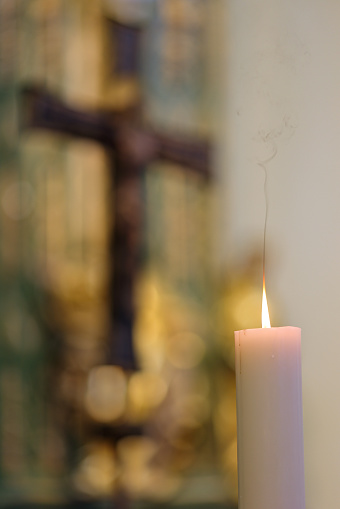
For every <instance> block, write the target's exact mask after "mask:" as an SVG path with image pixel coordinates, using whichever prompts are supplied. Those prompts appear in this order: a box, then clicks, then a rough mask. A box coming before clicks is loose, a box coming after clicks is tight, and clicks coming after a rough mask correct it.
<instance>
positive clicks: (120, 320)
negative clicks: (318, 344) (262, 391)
mask: <svg viewBox="0 0 340 509" xmlns="http://www.w3.org/2000/svg"><path fill="white" fill-rule="evenodd" d="M218 16H219V2H218V1H215V0H210V1H209V2H207V1H205V0H149V1H139V2H136V1H134V2H132V1H129V2H127V1H125V2H124V1H114V0H111V1H104V0H97V1H95V2H94V1H88V0H1V1H0V111H1V115H0V235H1V247H0V274H1V285H0V317H1V318H0V352H1V354H0V450H1V455H0V483H1V491H0V493H1V495H0V506H2V505H4V506H5V504H10V503H11V504H13V507H23V505H20V504H28V506H30V507H40V506H41V507H49V506H51V507H83V506H84V507H103V508H104V507H117V508H120V507H122V508H128V507H157V508H160V507H172V506H174V507H187V508H191V507H202V508H204V507H211V508H213V507H230V508H234V507H236V501H237V462H236V408H235V383H234V371H233V370H234V361H233V356H234V352H233V330H237V329H239V328H245V327H247V326H248V325H249V324H251V326H252V327H255V326H257V325H258V322H259V314H257V311H258V303H257V292H258V288H259V285H260V284H261V282H260V281H259V277H258V274H259V275H261V273H260V271H259V270H258V269H259V267H260V265H261V260H260V258H259V256H258V254H257V253H256V252H255V253H253V254H252V255H251V256H250V257H249V260H248V261H247V263H245V265H244V266H243V267H241V268H240V269H239V271H238V272H234V276H233V278H231V277H229V276H227V274H226V273H224V272H223V271H221V270H217V269H216V264H215V263H214V238H213V233H212V232H213V230H214V227H213V221H214V206H215V193H216V179H215V174H214V172H215V159H214V157H215V152H214V143H215V133H216V129H217V128H218V126H217V120H216V107H218V104H217V100H216V89H215V82H216V76H218V58H217V56H216V55H217V53H218V51H217V45H218V37H217V35H218V34H216V29H215V26H216V25H215V22H216V18H218ZM245 309H247V313H246V320H247V323H245V322H244V317H245V313H244V310H245ZM1 504H2V505H1ZM15 504H17V505H15ZM29 504H31V505H29Z"/></svg>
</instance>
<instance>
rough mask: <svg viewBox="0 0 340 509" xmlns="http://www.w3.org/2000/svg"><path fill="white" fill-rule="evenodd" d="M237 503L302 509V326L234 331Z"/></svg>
mask: <svg viewBox="0 0 340 509" xmlns="http://www.w3.org/2000/svg"><path fill="white" fill-rule="evenodd" d="M235 358H236V364H235V371H236V398H237V456H238V476H239V481H238V485H239V509H305V487H304V460H303V425H302V391H301V330H300V329H298V328H297V327H275V328H263V329H248V330H241V331H237V332H235Z"/></svg>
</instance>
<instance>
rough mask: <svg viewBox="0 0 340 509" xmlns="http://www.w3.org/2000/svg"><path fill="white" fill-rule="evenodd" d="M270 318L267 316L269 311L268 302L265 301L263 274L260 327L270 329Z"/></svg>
mask: <svg viewBox="0 0 340 509" xmlns="http://www.w3.org/2000/svg"><path fill="white" fill-rule="evenodd" d="M270 327H271V325H270V318H269V311H268V302H267V295H266V281H265V277H264V274H263V294H262V328H264V329H270Z"/></svg>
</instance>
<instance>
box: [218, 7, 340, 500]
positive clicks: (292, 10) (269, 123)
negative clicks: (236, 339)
mask: <svg viewBox="0 0 340 509" xmlns="http://www.w3.org/2000/svg"><path fill="white" fill-rule="evenodd" d="M223 5H224V7H225V20H224V23H225V26H226V29H225V30H224V42H223V45H224V46H223V47H224V54H223V70H224V71H223V73H224V74H223V79H222V81H221V83H222V85H221V87H220V88H221V90H220V91H221V92H222V96H223V101H222V103H223V111H221V119H220V124H221V126H222V129H221V131H220V144H219V153H218V161H219V170H220V180H221V182H222V183H223V184H224V185H223V186H222V187H221V191H220V192H219V198H220V205H219V206H220V210H221V211H222V215H221V219H220V221H219V251H220V258H221V261H225V260H227V261H228V263H229V266H232V264H233V263H234V262H235V260H237V259H238V258H240V257H242V256H244V255H245V253H246V252H247V251H248V250H249V249H250V248H252V247H253V245H254V242H255V243H256V242H258V243H261V241H262V235H263V220H264V195H263V171H262V170H261V168H260V167H259V166H258V165H257V162H258V161H259V160H260V161H261V160H264V159H266V158H267V157H269V155H270V154H271V151H272V150H273V146H274V144H275V146H276V149H277V155H276V157H275V158H274V159H273V160H272V161H271V162H270V163H269V164H268V166H267V169H268V191H269V202H270V205H269V206H270V208H269V218H268V257H269V266H268V273H267V279H268V291H269V299H271V298H272V299H273V298H275V299H276V303H279V304H280V306H281V315H282V317H283V320H284V323H279V324H274V325H285V324H287V325H297V326H301V327H302V330H303V397H304V428H305V468H306V491H307V509H319V508H320V507H328V508H337V507H338V505H339V494H338V482H339V481H338V478H339V472H340V369H339V357H340V312H339V309H340V292H339V288H340V232H339V223H340V221H339V220H340V64H339V62H340V56H339V53H340V29H339V27H340V4H339V3H338V2H336V1H334V0H333V1H332V0H313V2H308V1H307V0H298V1H296V0H286V1H285V2H282V1H280V2H279V1H278V0H244V1H243V2H239V1H237V0H230V1H225V3H224V4H223ZM222 89H223V90H222Z"/></svg>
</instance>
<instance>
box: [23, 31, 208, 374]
mask: <svg viewBox="0 0 340 509" xmlns="http://www.w3.org/2000/svg"><path fill="white" fill-rule="evenodd" d="M128 28H129V27H128ZM129 29H130V30H131V28H129ZM119 30H120V31H122V30H123V28H122V26H120V27H119ZM123 39H124V38H123ZM120 65H122V64H121V63H120ZM123 67H124V66H123ZM127 67H128V69H129V66H127ZM22 99H23V101H22V112H23V116H22V125H23V127H24V128H43V129H48V130H51V131H58V132H60V133H63V134H67V135H70V136H74V137H81V138H87V139H89V140H92V141H96V142H98V143H100V144H101V145H102V146H104V147H105V148H106V149H107V151H108V153H109V154H110V160H111V176H112V191H113V193H114V199H113V205H112V215H113V224H114V227H113V232H112V236H111V243H110V256H111V261H112V263H111V268H112V272H111V279H110V331H109V345H108V359H107V362H109V363H113V364H118V365H121V366H122V367H124V368H126V369H136V368H137V363H136V359H135V356H134V351H133V338H132V331H133V323H134V315H135V310H134V304H133V303H134V297H133V291H134V282H135V277H136V274H137V272H138V269H139V263H140V247H141V241H142V239H141V235H142V218H143V204H142V198H141V196H140V187H141V186H140V183H141V177H142V175H143V172H144V171H145V169H146V167H147V164H148V163H149V162H151V161H155V160H160V161H168V162H172V163H177V164H179V165H180V166H181V167H183V171H191V172H195V173H196V174H199V175H201V176H202V178H204V179H208V178H209V177H210V162H209V158H210V148H209V143H208V142H207V141H206V140H200V139H189V138H185V137H184V136H169V135H167V134H162V133H160V132H158V131H154V130H152V129H151V128H147V127H145V125H143V120H142V115H141V113H140V112H141V104H138V103H136V104H134V105H132V106H130V107H128V108H126V109H124V110H116V111H112V110H101V111H81V110H77V109H75V108H72V107H71V106H68V105H66V104H65V103H64V102H62V101H60V100H59V99H57V98H56V97H54V96H52V95H50V94H49V93H48V92H46V91H44V90H43V89H40V88H35V87H26V88H24V89H23V95H22Z"/></svg>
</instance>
